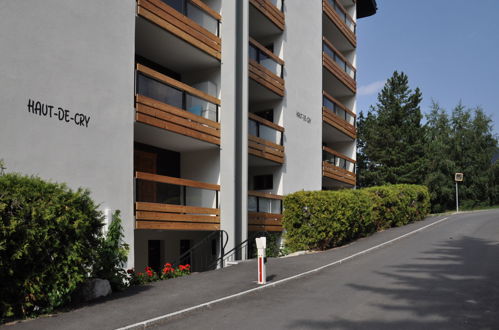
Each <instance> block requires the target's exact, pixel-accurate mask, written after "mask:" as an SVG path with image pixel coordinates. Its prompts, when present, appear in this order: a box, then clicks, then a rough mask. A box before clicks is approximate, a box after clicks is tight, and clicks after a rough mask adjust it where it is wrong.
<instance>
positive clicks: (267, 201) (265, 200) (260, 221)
mask: <svg viewBox="0 0 499 330" xmlns="http://www.w3.org/2000/svg"><path fill="white" fill-rule="evenodd" d="M282 200H283V196H280V195H274V194H268V193H262V192H259V191H248V231H282Z"/></svg>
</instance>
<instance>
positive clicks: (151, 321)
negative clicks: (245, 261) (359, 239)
mask: <svg viewBox="0 0 499 330" xmlns="http://www.w3.org/2000/svg"><path fill="white" fill-rule="evenodd" d="M447 219H449V217H445V218H443V219H440V220H438V221H435V222H433V223H430V224H429V225H426V226H424V227H421V228H418V229H416V230H413V231H411V232H409V233H406V234H404V235H401V236H399V237H396V238H394V239H391V240H389V241H386V242H384V243H381V244H378V245H376V246H373V247H370V248H369V249H366V250H363V251H360V252H357V253H354V254H352V255H350V256H348V257H345V258H343V259H340V260H337V261H334V262H331V263H329V264H326V265H324V266H321V267H318V268H314V269H311V270H308V271H306V272H303V273H300V274H297V275H293V276H290V277H286V278H283V279H282V280H278V281H275V282H271V283H268V284H265V285H262V286H259V287H256V288H253V289H249V290H246V291H241V292H238V293H235V294H231V295H229V296H225V297H222V298H219V299H215V300H211V301H208V302H205V303H202V304H199V305H196V306H192V307H189V308H185V309H181V310H179V311H176V312H173V313H168V314H164V315H161V316H158V317H155V318H152V319H149V320H145V321H142V322H138V323H135V324H131V325H127V326H125V327H122V328H118V329H116V330H130V329H144V328H147V327H148V326H151V325H154V324H157V323H159V322H161V321H165V320H168V319H170V318H173V317H175V316H179V315H182V314H185V313H188V312H192V311H195V310H198V309H202V308H207V307H211V305H214V304H218V303H220V302H223V301H226V300H230V299H233V298H237V297H241V296H244V295H246V294H249V293H252V292H256V291H259V290H263V289H265V288H268V287H273V286H276V285H279V284H282V283H285V282H288V281H291V280H294V279H297V278H300V277H303V276H306V275H309V274H312V273H315V272H318V271H321V270H323V269H325V268H328V267H332V266H335V265H338V264H341V263H343V262H345V261H348V260H350V259H353V258H355V257H358V256H360V255H363V254H366V253H369V252H371V251H373V250H376V249H379V248H380V247H383V246H385V245H388V244H391V243H393V242H396V241H398V240H400V239H402V238H405V237H407V236H410V235H413V234H415V233H417V232H420V231H422V230H424V229H426V228H429V227H431V226H434V225H436V224H438V223H440V222H442V221H445V220H447Z"/></svg>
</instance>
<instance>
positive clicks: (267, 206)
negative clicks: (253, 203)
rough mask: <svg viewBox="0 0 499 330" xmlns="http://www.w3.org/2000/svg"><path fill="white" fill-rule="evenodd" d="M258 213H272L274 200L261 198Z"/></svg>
mask: <svg viewBox="0 0 499 330" xmlns="http://www.w3.org/2000/svg"><path fill="white" fill-rule="evenodd" d="M258 212H264V213H272V200H271V199H269V198H260V199H259V201H258Z"/></svg>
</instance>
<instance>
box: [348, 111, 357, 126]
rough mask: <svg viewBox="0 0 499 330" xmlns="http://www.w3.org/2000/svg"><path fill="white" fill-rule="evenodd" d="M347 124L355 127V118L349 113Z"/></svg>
mask: <svg viewBox="0 0 499 330" xmlns="http://www.w3.org/2000/svg"><path fill="white" fill-rule="evenodd" d="M347 122H348V123H349V124H350V125H353V126H355V118H354V117H353V116H352V115H351V114H349V113H347Z"/></svg>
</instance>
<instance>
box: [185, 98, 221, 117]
mask: <svg viewBox="0 0 499 330" xmlns="http://www.w3.org/2000/svg"><path fill="white" fill-rule="evenodd" d="M185 105H186V110H187V111H189V112H191V113H193V114H195V115H198V116H201V117H204V118H206V119H209V120H213V121H217V108H218V107H217V105H216V104H213V103H210V102H208V101H206V100H203V99H201V98H199V97H196V96H193V95H190V94H186V95H185Z"/></svg>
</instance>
